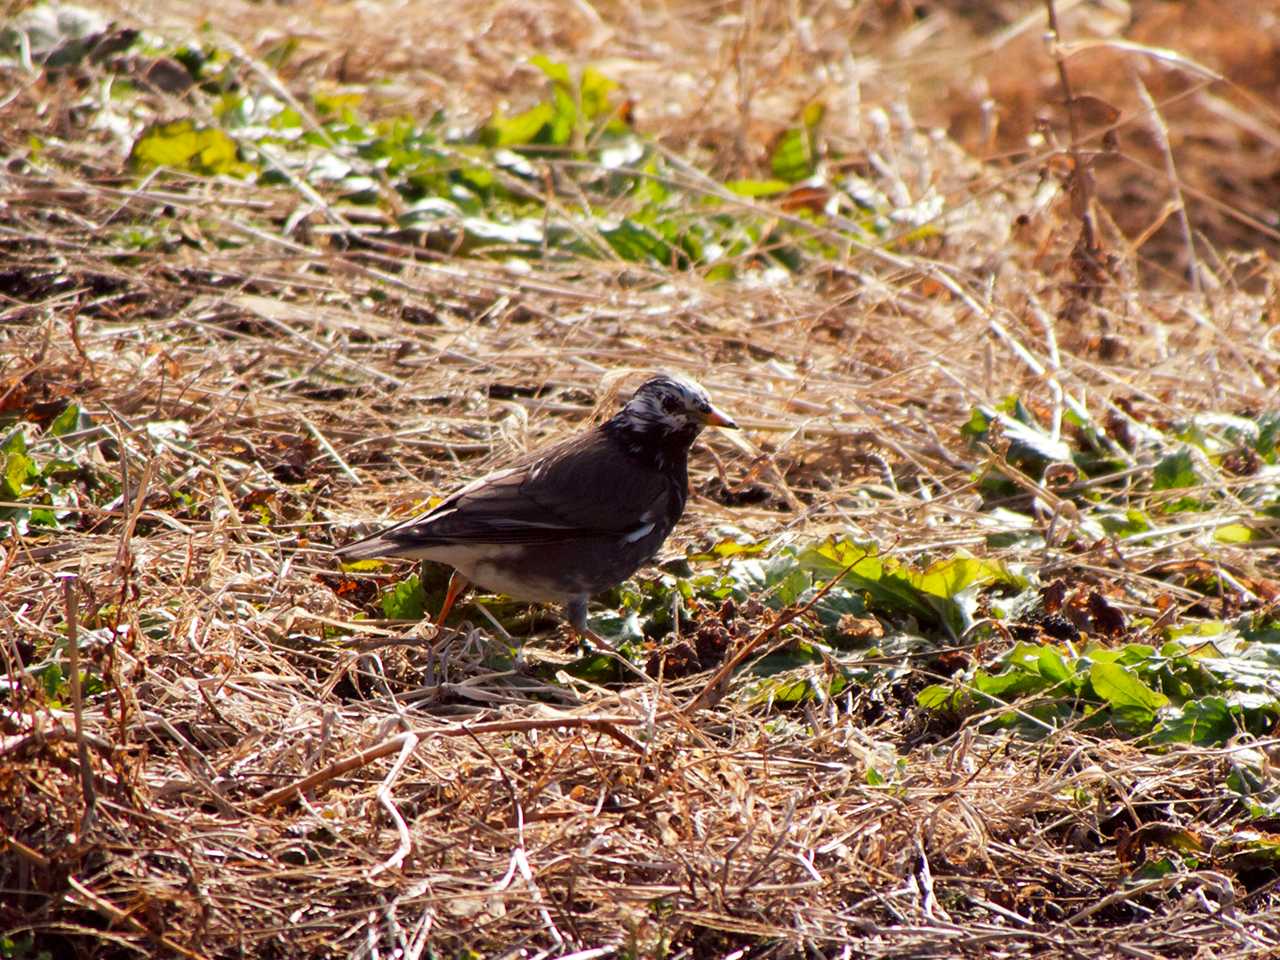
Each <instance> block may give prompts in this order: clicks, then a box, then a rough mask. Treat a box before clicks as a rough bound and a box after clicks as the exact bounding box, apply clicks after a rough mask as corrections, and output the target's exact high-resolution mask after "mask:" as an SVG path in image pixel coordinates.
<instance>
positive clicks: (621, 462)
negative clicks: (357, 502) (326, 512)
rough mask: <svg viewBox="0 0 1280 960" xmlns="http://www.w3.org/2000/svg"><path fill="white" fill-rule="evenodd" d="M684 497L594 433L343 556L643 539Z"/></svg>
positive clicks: (471, 488)
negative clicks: (449, 546)
mask: <svg viewBox="0 0 1280 960" xmlns="http://www.w3.org/2000/svg"><path fill="white" fill-rule="evenodd" d="M683 494H684V491H683V490H680V491H677V489H676V485H675V484H674V483H673V482H672V481H671V480H670V479H668V478H667V477H665V476H664V475H663V474H661V473H660V472H658V471H656V470H652V469H645V468H644V467H643V466H640V465H639V464H636V463H635V462H634V461H632V460H631V459H630V458H629V457H627V455H626V454H625V453H623V452H622V451H621V450H620V449H618V448H617V446H616V444H615V443H614V442H613V441H611V440H610V438H609V437H608V436H607V435H606V434H605V433H604V432H602V431H600V430H593V431H590V432H589V433H586V434H583V435H581V436H579V437H574V438H571V439H569V440H566V441H564V442H563V443H560V444H557V445H556V446H553V447H551V448H550V449H548V450H545V451H543V452H541V453H539V454H535V455H534V456H533V457H531V458H530V459H528V460H526V461H524V462H523V463H520V464H517V465H516V466H514V467H509V468H507V469H505V470H500V471H498V472H497V473H492V474H489V475H488V476H486V477H482V478H480V479H479V480H476V481H475V482H473V483H471V484H468V485H467V486H465V487H463V488H462V489H461V490H459V491H457V492H456V493H454V494H453V495H452V496H450V497H449V498H448V499H446V500H444V501H442V502H441V503H439V504H437V505H436V506H435V507H433V508H432V509H430V510H428V511H427V512H426V513H424V514H422V515H420V516H417V517H414V518H412V519H410V520H406V521H404V522H403V523H400V524H397V525H396V526H394V527H389V528H388V529H386V530H383V531H381V532H380V533H377V534H374V535H373V536H372V537H367V538H366V539H365V540H361V541H358V542H356V543H353V544H349V545H347V546H345V547H343V548H342V549H341V550H340V551H339V553H340V554H343V555H345V556H349V557H359V556H375V555H377V554H378V553H388V552H397V551H406V552H409V551H413V550H415V549H426V548H430V547H432V546H438V545H441V544H451V543H453V544H460V543H470V544H484V543H494V544H530V545H533V544H538V543H554V542H560V541H563V540H571V539H576V538H578V537H585V536H592V535H614V536H622V537H627V536H631V535H635V536H637V537H639V536H643V535H644V534H645V533H647V532H648V531H649V530H652V529H653V526H654V525H657V524H662V523H666V522H668V514H669V512H670V506H671V500H672V498H673V497H679V498H680V499H681V501H683ZM671 519H674V518H671ZM646 526H647V529H646Z"/></svg>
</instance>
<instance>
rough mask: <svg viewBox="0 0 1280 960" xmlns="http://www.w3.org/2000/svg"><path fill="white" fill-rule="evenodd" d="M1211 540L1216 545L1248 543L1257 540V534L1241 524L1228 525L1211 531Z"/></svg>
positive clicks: (1251, 528)
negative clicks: (1216, 542)
mask: <svg viewBox="0 0 1280 960" xmlns="http://www.w3.org/2000/svg"><path fill="white" fill-rule="evenodd" d="M1213 539H1214V540H1216V541H1218V543H1250V542H1252V541H1254V540H1257V539H1259V533H1258V531H1257V530H1255V529H1253V527H1249V526H1246V525H1245V524H1243V523H1228V524H1225V525H1223V526H1221V527H1218V528H1217V529H1215V530H1214V531H1213Z"/></svg>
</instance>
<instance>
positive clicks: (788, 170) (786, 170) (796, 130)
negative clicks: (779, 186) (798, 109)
mask: <svg viewBox="0 0 1280 960" xmlns="http://www.w3.org/2000/svg"><path fill="white" fill-rule="evenodd" d="M815 166H816V164H815V158H814V153H813V142H812V140H811V139H810V136H809V131H808V130H807V129H805V128H804V127H793V128H792V129H790V130H788V131H787V132H786V133H784V134H783V135H782V136H781V137H779V138H778V142H777V144H776V145H775V146H774V148H773V153H772V154H771V155H770V157H769V167H770V169H772V170H773V175H774V176H775V177H777V178H778V179H779V180H782V181H784V182H786V183H799V182H800V181H801V180H807V179H808V178H809V177H811V176H813V173H814V169H815Z"/></svg>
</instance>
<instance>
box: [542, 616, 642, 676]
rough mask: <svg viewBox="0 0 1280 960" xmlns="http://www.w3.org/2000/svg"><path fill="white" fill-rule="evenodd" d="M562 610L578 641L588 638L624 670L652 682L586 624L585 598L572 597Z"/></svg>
mask: <svg viewBox="0 0 1280 960" xmlns="http://www.w3.org/2000/svg"><path fill="white" fill-rule="evenodd" d="M564 612H565V614H566V615H567V616H568V618H569V626H570V628H572V630H573V632H574V635H575V636H576V637H577V639H578V642H579V643H581V642H582V641H583V640H589V641H591V643H592V644H593V645H594V646H595V647H596V648H597V649H598V650H599V651H600V652H601V653H603V654H604V655H605V656H606V657H608V658H609V659H610V660H613V661H614V662H615V663H617V664H618V666H620V667H621V668H622V669H623V670H624V671H626V672H627V673H630V674H631V675H633V676H635V677H636V678H638V679H640V680H642V681H643V682H645V683H653V677H651V676H649V675H648V674H647V673H645V672H644V671H643V670H641V669H640V668H639V667H637V666H636V665H635V664H634V663H632V662H631V661H630V660H628V659H627V658H626V657H624V656H623V655H622V654H620V653H619V652H618V649H617V647H615V646H614V645H613V644H612V643H610V642H609V641H608V640H606V639H605V638H604V637H602V636H600V634H598V633H596V632H595V631H594V630H592V629H591V628H590V627H588V626H587V598H586V597H574V598H573V599H572V600H570V601H569V602H568V603H566V604H565V606H564Z"/></svg>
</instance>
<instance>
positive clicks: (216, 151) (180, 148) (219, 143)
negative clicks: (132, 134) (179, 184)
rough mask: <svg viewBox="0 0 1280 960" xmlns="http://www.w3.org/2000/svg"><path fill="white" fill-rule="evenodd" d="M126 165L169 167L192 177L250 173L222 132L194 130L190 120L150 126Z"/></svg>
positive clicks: (148, 167)
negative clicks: (190, 174) (186, 171)
mask: <svg viewBox="0 0 1280 960" xmlns="http://www.w3.org/2000/svg"><path fill="white" fill-rule="evenodd" d="M129 160H130V162H131V163H132V164H133V165H134V166H135V167H137V168H138V169H141V170H151V169H153V168H155V167H169V168H171V169H174V170H188V171H190V172H192V173H200V174H208V175H221V174H226V175H230V176H237V177H245V176H249V175H251V174H252V173H253V172H254V169H253V167H252V166H250V165H249V164H247V163H245V162H244V161H242V160H241V159H240V156H239V148H238V147H237V146H236V142H235V141H234V140H232V139H231V137H230V136H228V135H227V134H226V133H225V132H224V131H222V130H218V129H215V128H213V127H197V126H196V125H195V124H194V123H192V122H191V121H190V120H175V121H173V122H172V123H161V124H154V125H153V126H150V127H148V128H147V129H146V130H145V131H144V132H143V134H142V136H140V137H139V138H138V139H137V141H136V142H135V143H134V145H133V150H132V151H131V152H130V154H129Z"/></svg>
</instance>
